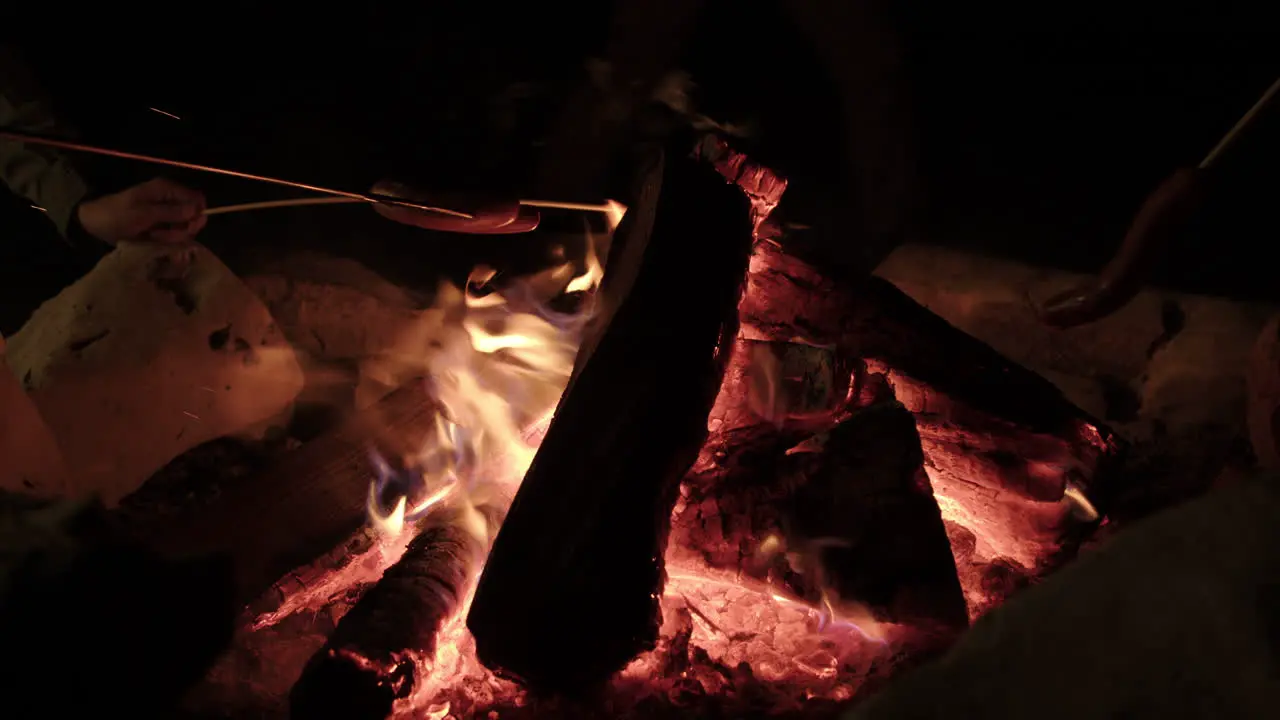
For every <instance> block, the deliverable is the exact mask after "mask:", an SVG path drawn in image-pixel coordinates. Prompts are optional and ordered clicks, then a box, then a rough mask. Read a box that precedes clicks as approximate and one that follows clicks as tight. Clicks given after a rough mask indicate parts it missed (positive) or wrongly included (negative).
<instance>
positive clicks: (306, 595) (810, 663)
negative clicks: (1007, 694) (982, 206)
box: [149, 140, 1120, 720]
mask: <svg viewBox="0 0 1280 720" xmlns="http://www.w3.org/2000/svg"><path fill="white" fill-rule="evenodd" d="M715 171H718V172H715ZM725 180H728V181H729V184H726V182H725ZM784 190H785V181H783V180H781V179H780V178H777V177H776V176H774V175H773V174H772V173H770V172H769V171H768V170H767V169H765V168H762V167H759V166H756V165H754V164H752V163H751V162H750V161H749V160H748V159H747V158H745V157H744V156H742V155H740V154H737V153H735V152H733V151H732V150H730V149H729V148H728V147H726V146H724V145H723V144H720V143H718V142H716V141H714V140H710V141H705V142H702V143H701V144H700V145H699V148H698V151H697V152H696V153H695V157H692V158H689V157H680V156H676V155H668V156H667V157H666V158H665V159H660V160H657V161H655V163H654V166H653V167H652V168H650V169H649V171H648V174H647V175H646V182H645V183H642V187H641V191H640V192H639V196H638V199H637V201H635V202H634V203H633V205H632V207H631V210H630V211H629V212H628V215H627V219H626V221H625V222H624V224H623V225H622V226H621V227H620V228H619V229H618V231H617V233H616V234H615V237H614V239H613V245H612V247H611V249H610V252H609V254H608V263H607V265H606V267H607V268H608V273H607V274H605V275H604V284H603V285H602V286H601V287H600V289H599V290H598V291H596V288H595V286H596V284H597V282H598V280H599V277H600V273H599V272H598V271H599V268H598V266H595V265H592V266H591V267H590V268H589V270H590V271H589V272H588V273H587V274H586V275H584V276H581V277H578V278H574V279H572V280H571V279H570V278H571V277H572V275H573V273H572V272H571V271H569V269H568V268H567V266H566V267H564V268H556V269H553V270H552V271H549V272H548V273H545V274H544V275H541V276H539V277H536V278H533V279H526V280H524V281H522V282H519V283H514V284H508V285H507V286H505V287H502V288H501V289H499V290H496V291H495V290H493V289H492V287H491V286H492V283H490V282H489V281H490V280H491V279H492V278H491V276H490V275H488V274H485V273H483V272H482V273H480V274H477V275H475V276H473V282H471V283H469V285H468V287H466V288H463V289H462V290H461V291H459V290H456V289H452V290H449V291H447V292H444V293H442V294H441V299H440V300H439V301H438V305H439V309H440V310H441V313H442V317H443V318H445V321H444V322H443V324H442V327H444V328H446V330H444V331H441V332H439V333H437V334H435V335H433V336H432V337H431V338H430V339H429V342H428V343H427V344H426V345H420V346H419V349H421V350H422V352H421V353H420V354H418V355H417V356H413V357H412V360H411V362H412V363H418V368H419V370H422V371H425V372H426V374H427V375H429V378H430V379H429V381H428V382H426V383H422V382H418V383H411V384H409V385H408V386H406V387H405V388H403V389H402V390H400V391H398V392H396V393H393V394H392V395H390V396H388V397H387V398H384V399H383V400H382V401H381V402H379V403H378V404H377V405H375V406H374V407H373V408H371V409H370V410H369V411H368V412H367V413H365V415H364V416H363V419H362V420H361V421H360V422H359V423H356V424H349V425H347V426H345V427H344V428H343V429H341V430H340V431H339V432H338V433H336V434H333V435H331V436H329V437H327V438H325V437H322V438H321V439H318V440H316V441H313V442H312V443H311V444H309V445H308V446H307V447H304V448H303V449H302V450H299V451H296V452H295V456H296V457H294V458H292V459H290V460H287V461H286V462H285V465H284V466H282V467H280V468H277V469H276V470H275V471H274V472H273V473H271V475H269V476H268V477H267V478H263V480H264V481H270V485H271V487H270V489H268V488H266V487H263V486H259V487H256V488H250V489H246V490H243V491H239V492H232V493H228V494H226V495H225V496H224V497H221V498H218V499H217V500H216V501H215V502H214V505H213V507H204V508H201V509H199V510H198V511H195V510H193V511H192V513H189V514H186V515H184V516H182V517H180V518H177V519H171V520H166V521H164V522H160V523H157V524H156V525H155V526H154V527H153V528H152V530H150V531H149V532H151V533H152V536H153V537H157V538H159V537H164V538H166V542H167V543H169V544H170V545H171V546H174V547H178V548H180V549H183V550H208V549H222V550H226V549H228V548H231V549H232V551H233V553H234V554H236V555H237V556H239V557H242V558H254V560H253V561H252V562H248V563H242V565H245V567H246V568H247V569H245V568H242V569H241V570H240V574H239V578H238V580H239V583H240V592H241V596H242V598H243V599H244V600H245V601H246V602H249V608H250V609H249V611H247V612H246V613H245V615H244V617H243V623H242V628H241V630H240V631H239V633H238V635H237V640H236V643H235V646H234V647H233V648H232V649H231V651H229V652H228V653H227V654H226V655H225V657H224V658H223V659H222V660H221V661H220V662H219V664H218V665H217V666H216V667H215V668H214V670H213V671H212V672H211V673H210V675H209V677H208V678H206V680H205V682H204V683H203V684H202V685H201V686H200V687H199V688H198V689H197V691H196V692H195V693H193V694H192V696H191V697H190V698H189V699H188V703H187V705H188V707H189V709H190V711H191V714H192V715H193V716H235V717H248V716H262V717H272V716H283V715H284V714H285V713H286V712H290V716H291V717H295V718H299V719H300V720H302V719H304V718H317V717H342V718H348V719H350V720H359V719H361V718H383V717H393V716H394V717H406V718H446V717H454V718H499V717H502V718H506V717H600V716H609V717H654V716H665V715H679V716H683V715H688V716H694V715H706V714H726V715H727V714H733V715H735V716H743V715H761V714H763V715H771V716H791V717H828V716H832V715H833V714H835V713H837V712H838V711H839V710H840V709H841V708H844V707H847V706H848V705H849V704H850V703H851V702H854V701H856V699H857V698H859V697H861V696H864V695H865V694H866V693H868V692H870V691H871V690H873V689H874V688H876V687H879V686H880V685H881V684H882V683H883V682H884V681H885V680H886V679H888V678H889V677H891V676H892V675H893V674H894V673H895V672H898V671H900V670H902V669H903V668H906V667H910V666H911V665H912V664H914V663H917V662H919V661H920V660H922V659H924V658H927V657H929V656H931V655H932V654H935V653H936V652H938V651H939V650H941V649H944V648H945V647H946V646H947V645H948V644H949V642H950V641H951V640H952V639H953V638H954V637H955V636H956V635H957V634H958V633H960V632H962V631H963V630H964V629H965V628H966V627H967V625H968V622H969V621H970V620H971V619H972V618H975V617H977V616H979V615H981V614H982V613H984V612H986V611H987V610H988V609H990V608H992V607H994V606H996V605H998V604H999V603H1000V602H1001V600H1002V599H1003V598H1005V597H1007V596H1008V595H1009V594H1010V593H1012V592H1015V591H1016V590H1017V589H1018V588H1019V587H1021V586H1023V585H1025V584H1027V583H1030V582H1034V581H1035V580H1036V579H1037V578H1038V577H1041V576H1042V575H1043V574H1045V573H1047V572H1049V571H1051V570H1052V569H1053V568H1054V567H1056V566H1057V565H1058V564H1059V563H1061V562H1063V561H1064V560H1066V559H1068V558H1069V557H1070V556H1071V555H1072V553H1073V552H1074V550H1075V549H1076V547H1077V545H1078V543H1079V542H1080V541H1081V540H1082V539H1083V538H1085V537H1086V536H1087V535H1088V533H1089V531H1090V530H1091V529H1092V528H1093V527H1094V526H1095V525H1096V523H1097V521H1098V520H1099V510H1098V507H1099V506H1101V505H1102V504H1104V503H1105V502H1106V499H1107V497H1108V494H1109V493H1111V492H1113V490H1114V489H1113V488H1111V487H1110V486H1109V479H1108V478H1109V474H1108V471H1109V469H1110V461H1111V460H1112V458H1114V457H1115V456H1116V455H1117V453H1118V452H1119V450H1120V441H1119V440H1118V439H1117V438H1116V437H1115V436H1114V435H1113V434H1112V433H1111V431H1110V430H1108V429H1107V428H1106V427H1105V426H1103V425H1102V424H1101V423H1099V422H1098V421H1096V420H1094V419H1093V418H1091V417H1089V416H1088V415H1087V414H1086V413H1084V412H1083V411H1081V410H1079V409H1078V408H1076V407H1075V406H1073V405H1072V404H1070V403H1069V402H1067V401H1066V400H1065V399H1064V398H1063V396H1062V395H1061V394H1060V393H1059V392H1058V391H1057V390H1056V389H1055V388H1054V387H1053V386H1052V385H1051V384H1050V383H1048V382H1047V381H1045V380H1043V379H1042V378H1040V377H1039V376H1037V375H1035V374H1034V373H1032V372H1030V371H1028V370H1026V369H1024V368H1022V367H1020V366H1018V365H1016V364H1014V363H1012V362H1010V361H1008V360H1006V359H1005V358H1003V357H1001V356H1000V355H999V354H998V353H996V352H995V351H994V350H992V349H991V348H989V347H987V346H986V345H984V344H982V343H981V342H979V341H978V340H975V339H973V338H971V337H970V336H968V335H966V334H964V333H962V332H960V331H959V330H956V329H955V328H953V327H952V326H950V325H948V324H947V323H946V322H945V321H942V320H941V319H940V318H938V317H937V316H935V315H933V314H932V313H930V312H929V311H928V310H926V309H924V308H923V307H921V306H920V305H918V304H916V303H915V302H913V301H912V300H910V299H909V298H908V297H907V296H905V295H904V294H902V293H901V292H899V291H897V290H896V289H895V288H894V287H893V286H891V285H889V284H888V283H886V282H884V281H880V280H877V279H858V280H857V281H844V282H841V281H839V280H837V279H836V278H835V277H832V276H829V275H827V274H824V272H823V271H822V270H821V269H819V268H818V267H816V266H815V265H812V264H810V263H808V262H806V261H804V260H803V259H801V258H800V257H797V256H796V255H794V254H792V253H791V252H789V251H788V249H787V245H786V241H785V240H784V239H783V240H778V239H772V238H770V237H768V235H769V233H768V232H767V231H765V230H764V229H763V228H764V227H765V226H764V221H765V219H766V218H767V216H768V214H769V212H770V211H771V210H772V209H773V208H774V207H775V206H776V205H777V204H778V203H779V201H780V200H781V198H782V194H783V191H784ZM547 288H551V290H550V291H548V290H547ZM562 290H564V291H567V295H569V296H571V299H572V300H574V301H575V302H576V305H570V306H567V307H566V306H564V305H556V304H555V303H560V302H562V301H563V297H561V300H555V301H549V300H548V298H549V297H551V296H553V295H557V294H561V293H560V291H562ZM561 295H563V294H561ZM553 307H554V308H556V309H552V308H553ZM417 342H420V343H421V342H423V341H422V340H421V338H419V339H418V340H417ZM580 346H581V350H580V351H579V347H580ZM423 357H425V358H426V359H425V360H423V359H422V358H423ZM575 357H576V361H575ZM420 374H422V373H420ZM566 387H567V390H566V389H565V388H566ZM561 392H564V395H563V397H560V393H561ZM557 398H559V400H558V403H559V404H558V406H557ZM553 410H554V412H552V411H553ZM371 451H372V454H373V455H374V458H375V460H374V462H373V463H372V469H371V463H370V462H369V460H368V455H369V453H370V452H371ZM371 475H372V476H374V477H373V482H372V485H370V476H371ZM522 479H523V482H522ZM304 488H305V489H306V491H304ZM264 494H265V495H269V496H270V497H269V498H268V499H266V500H264V497H263V496H264ZM246 507H253V508H259V509H257V510H246V509H245V508H246ZM282 507H287V508H289V510H288V512H287V515H289V517H288V519H287V520H282V519H279V518H276V519H274V523H273V522H271V521H268V520H267V518H266V517H265V516H266V515H267V514H269V513H270V512H271V510H270V509H266V508H282ZM335 508H337V509H335ZM366 512H367V513H368V514H369V516H370V517H371V518H372V520H373V522H372V523H370V524H369V526H368V527H366V528H364V529H360V530H357V531H355V533H354V534H351V532H352V530H353V523H356V522H359V521H360V520H362V519H363V516H364V515H365V513H366ZM255 513H256V516H257V517H258V518H260V519H263V520H264V522H263V523H261V525H259V524H258V523H256V522H254V521H253V520H252V518H253V517H255ZM232 518H234V520H230V519H232ZM229 526H230V528H232V529H228V527H229ZM246 526H248V527H254V528H255V531H254V532H253V533H249V532H247V531H246V530H244V529H240V530H236V529H234V528H236V527H240V528H243V527H246ZM259 528H260V529H259ZM228 533H230V535H229V534H228ZM343 537H345V538H346V539H345V540H341V538H343ZM326 547H327V548H332V549H331V550H329V551H328V552H327V553H326V554H324V555H323V556H322V557H320V558H319V559H314V556H315V555H317V554H319V552H320V550H321V549H322V548H326ZM285 548H287V549H288V550H289V552H288V553H285V552H283V550H282V549H285ZM300 548H309V549H311V550H312V551H311V552H310V553H309V554H310V557H307V556H306V555H307V554H308V553H307V552H306V551H304V550H300ZM299 554H301V555H302V557H299ZM289 568H293V569H292V570H289ZM286 570H288V571H287V572H284V571H286ZM282 572H283V573H284V575H283V578H280V576H281V573H282ZM277 578H279V579H277ZM268 585H269V586H270V589H267V590H266V592H265V593H263V592H262V591H263V590H264V589H266V588H267V586H268ZM255 598H256V599H255ZM250 601H252V602H250ZM287 708H288V709H289V710H288V711H287V710H286V709H287Z"/></svg>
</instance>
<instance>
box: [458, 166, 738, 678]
mask: <svg viewBox="0 0 1280 720" xmlns="http://www.w3.org/2000/svg"><path fill="white" fill-rule="evenodd" d="M654 171H655V173H660V174H661V178H660V182H661V193H660V197H658V198H657V201H656V202H657V205H656V209H655V210H654V211H653V215H652V217H653V223H652V228H651V231H650V232H649V233H648V237H647V238H644V237H639V236H638V235H637V234H642V233H644V231H645V230H647V228H645V227H644V223H640V222H636V218H640V217H644V215H645V210H644V209H643V208H640V209H639V212H634V209H635V208H636V206H635V205H634V204H633V205H632V207H633V213H628V215H627V219H626V220H624V222H623V224H622V226H621V227H620V228H619V230H618V232H617V234H616V235H615V240H614V244H613V247H612V248H611V251H610V256H609V268H610V273H611V274H616V275H617V276H625V275H628V274H633V276H634V281H633V282H632V283H631V288H630V292H629V293H628V294H626V296H625V297H623V298H622V299H621V301H620V304H619V305H618V307H617V308H616V311H615V312H614V313H613V315H612V320H611V321H610V323H609V324H608V327H607V328H605V329H604V330H603V332H602V333H601V334H600V336H599V339H598V341H596V342H595V343H594V344H593V347H594V350H593V351H592V352H591V355H590V359H589V360H588V361H587V362H586V363H585V365H583V366H582V367H581V368H580V369H579V373H578V375H577V376H576V377H575V378H574V380H573V384H572V385H571V387H570V388H569V390H568V391H567V392H566V394H565V395H564V397H563V398H562V399H561V402H560V406H559V408H558V410H557V412H556V416H555V419H554V420H553V422H552V424H551V427H550V429H549V430H548V432H547V435H546V438H545V439H544V441H543V443H542V446H541V448H540V449H539V451H538V455H537V457H536V458H535V459H534V461H533V464H532V466H531V467H530V468H529V471H528V473H527V474H526V475H525V478H524V482H523V484H522V485H521V486H520V490H519V492H518V494H517V495H516V498H515V500H514V502H513V504H512V506H511V509H510V511H509V513H508V515H507V519H506V522H505V523H504V524H503V526H502V529H501V530H500V531H499V533H498V537H497V539H496V541H495V543H494V547H493V551H492V553H491V554H490V556H489V559H488V562H487V563H486V565H485V569H484V573H483V574H482V576H481V578H480V582H479V586H478V588H477V591H476V596H475V600H474V602H473V604H472V608H471V613H470V616H469V618H468V623H467V624H468V627H469V628H470V629H471V632H472V634H473V635H474V636H475V640H476V649H477V652H478V654H479V657H480V660H481V661H482V662H484V663H485V665H486V666H488V667H490V668H493V669H496V670H497V671H499V672H501V673H505V674H508V675H512V676H515V677H518V678H519V679H521V680H522V681H524V682H525V683H526V684H527V685H528V686H529V687H531V688H532V689H534V690H535V691H537V692H567V693H573V692H583V691H588V690H589V689H592V688H594V687H596V686H598V685H599V684H601V683H603V682H604V681H606V680H607V679H608V678H609V677H610V676H611V675H612V674H613V673H614V672H616V671H617V670H619V669H621V668H622V667H623V666H624V665H625V664H626V663H627V662H629V661H630V660H631V659H632V658H634V657H635V656H636V654H638V653H639V652H641V651H642V650H643V649H645V648H646V647H648V646H651V645H652V644H653V643H654V642H655V640H656V638H657V631H658V622H659V604H658V601H659V594H660V592H661V588H662V582H663V566H662V557H663V551H664V545H665V542H666V536H667V524H668V522H669V519H670V515H671V510H672V506H673V504H674V501H675V499H676V496H677V489H678V486H679V483H680V481H681V478H682V477H683V475H684V474H685V472H686V471H687V470H688V468H689V466H690V465H691V464H692V463H693V461H694V459H695V458H696V456H697V453H698V451H699V449H700V447H701V446H702V444H703V442H704V440H705V438H706V436H707V416H708V414H709V413H710V410H711V406H712V403H713V401H714V398H715V396H716V393H717V391H718V390H719V388H720V384H721V380H722V376H723V372H724V363H725V361H726V359H727V355H728V350H729V348H730V344H731V342H732V340H733V337H734V335H735V333H736V330H737V312H736V308H737V303H738V299H739V297H740V293H741V289H742V285H743V280H744V277H745V275H746V270H747V260H748V257H749V255H750V251H751V244H752V233H751V225H750V221H749V208H748V206H747V201H746V198H745V197H744V196H743V195H742V193H741V192H740V191H739V190H738V189H737V188H735V187H733V186H731V185H728V184H726V183H725V182H724V180H723V179H722V178H721V177H719V176H718V175H717V174H716V172H715V171H714V170H713V169H711V168H710V167H709V166H707V165H705V164H700V163H697V162H695V161H693V160H692V159H690V158H687V157H671V156H667V158H666V160H665V162H664V163H662V164H660V165H658V166H657V167H655V168H654ZM648 182H649V183H657V182H659V179H658V177H657V176H656V175H655V177H653V178H651V179H650V180H649V181H648ZM633 215H634V216H633ZM646 239H647V245H646V246H645V247H644V251H643V253H634V255H632V254H629V253H628V248H629V247H630V248H635V247H638V246H636V245H634V243H637V242H640V243H643V242H645V240H646ZM624 257H625V258H628V259H627V260H626V262H627V263H629V264H630V263H634V265H633V266H632V267H631V268H623V269H622V270H619V268H620V267H621V266H622V263H623V260H622V258H624ZM628 271H629V272H628Z"/></svg>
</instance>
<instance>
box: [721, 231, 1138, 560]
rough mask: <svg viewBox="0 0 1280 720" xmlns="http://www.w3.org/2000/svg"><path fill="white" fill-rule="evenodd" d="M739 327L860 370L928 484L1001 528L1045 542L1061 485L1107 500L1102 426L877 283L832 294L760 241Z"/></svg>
mask: <svg viewBox="0 0 1280 720" xmlns="http://www.w3.org/2000/svg"><path fill="white" fill-rule="evenodd" d="M742 322H743V327H744V332H746V333H747V334H748V335H749V336H752V337H758V338H762V339H775V340H786V339H789V338H792V337H794V336H796V335H797V334H798V335H801V336H803V337H804V338H805V339H806V340H808V341H810V342H815V343H820V344H830V345H833V346H835V347H837V356H838V357H840V358H843V359H845V360H848V359H857V360H860V361H864V362H865V363H866V364H867V366H868V372H869V373H870V374H873V375H881V376H883V377H885V378H886V379H888V380H889V382H890V383H891V384H892V385H893V388H894V394H895V396H896V397H897V399H898V400H899V401H901V402H902V403H903V404H904V405H906V406H907V408H908V409H909V410H911V411H912V412H913V413H914V414H915V415H916V420H917V423H918V425H919V428H920V434H921V437H922V440H923V442H924V448H925V455H926V457H927V458H928V459H929V466H930V469H931V471H933V473H934V478H935V480H938V479H939V478H941V479H942V480H943V481H944V482H945V483H946V484H947V485H948V486H949V487H948V489H949V490H954V491H955V492H956V493H959V494H965V493H969V494H973V493H975V492H976V493H977V494H978V495H984V496H988V497H991V498H993V500H992V501H991V502H994V503H997V504H1000V503H1003V504H1006V505H1009V506H1010V507H1009V508H1008V511H1009V512H1008V515H1009V517H1010V518H1011V520H1012V521H1013V522H1014V524H1015V525H1017V526H1022V528H1023V529H1024V530H1026V532H1027V533H1028V534H1031V535H1036V534H1040V535H1043V534H1044V530H1045V528H1044V527H1043V526H1044V522H1043V521H1044V519H1045V518H1044V517H1033V516H1035V515H1037V514H1038V513H1039V512H1040V511H1042V510H1045V506H1046V505H1050V504H1053V503H1056V502H1058V501H1059V500H1061V499H1062V498H1063V494H1064V491H1065V489H1066V487H1067V484H1068V483H1071V484H1073V485H1075V486H1077V487H1079V488H1080V489H1082V490H1083V491H1084V492H1085V494H1086V495H1088V496H1089V497H1090V498H1091V499H1093V500H1094V501H1095V503H1099V504H1101V502H1102V501H1104V500H1105V498H1106V497H1107V496H1108V495H1109V494H1110V492H1111V491H1112V488H1109V487H1108V483H1109V482H1110V481H1111V478H1112V477H1114V472H1113V470H1114V469H1115V467H1116V464H1117V463H1116V462H1115V460H1116V459H1117V458H1118V456H1119V454H1120V453H1121V451H1122V450H1123V448H1124V443H1123V441H1122V440H1121V439H1120V438H1118V437H1117V436H1116V435H1115V434H1114V433H1113V432H1112V431H1111V430H1110V429H1109V428H1107V427H1106V425H1105V424H1103V423H1102V422H1101V421H1099V420H1098V419H1096V418H1093V417H1092V416H1090V415H1089V414H1088V413H1085V412H1084V411H1083V410H1081V409H1079V408H1078V407H1076V406H1075V405H1074V404H1072V403H1071V402H1070V401H1068V400H1067V399H1066V397H1065V396H1064V395H1063V394H1062V392H1061V391H1060V390H1058V389H1057V388H1056V387H1055V386H1054V385H1053V384H1052V383H1050V382H1049V381H1048V380H1045V379H1044V378H1042V377H1040V376H1039V375H1037V374H1036V373H1034V372H1032V371H1030V370H1028V369H1026V368H1024V367H1022V366H1020V365H1018V364H1016V363H1014V362H1012V361H1010V360H1009V359H1007V358H1005V357H1004V356H1002V355H1000V354H999V353H998V352H996V351H995V350H994V349H992V348H991V347H990V346H988V345H986V344H985V343H983V342H982V341H980V340H978V339H976V338H974V337H972V336H970V335H968V334H966V333H964V332H963V331H961V330H958V329H957V328H955V327H954V326H952V325H950V324H949V323H947V322H946V321H945V320H943V319H942V318H940V317H938V316H937V315H935V314H933V313H932V312H930V311H929V310H928V309H927V308H925V307H923V306H921V305H920V304H919V303H916V302H915V301H914V300H912V299H911V298H910V297H908V296H907V295H906V294H904V293H903V292H901V291H900V290H898V289H897V288H896V287H894V286H893V285H891V284H890V283H888V282H886V281H884V280H882V279H879V278H875V277H870V278H864V279H861V280H855V281H850V282H844V283H840V284H837V283H836V282H835V281H834V280H833V279H832V278H830V277H827V276H825V275H824V274H823V273H821V272H820V271H819V270H817V269H816V268H814V267H813V266H811V265H808V264H806V263H805V262H803V261H802V260H800V259H798V258H795V257H793V256H790V255H788V254H786V253H785V252H784V251H783V249H782V248H781V247H780V246H778V245H777V244H774V243H769V242H762V243H759V244H758V246H757V248H756V255H755V257H754V258H753V260H752V273H751V276H750V280H749V285H748V290H747V294H746V297H745V298H744V300H743V304H742ZM867 374H868V373H859V375H858V377H855V382H857V381H859V377H865V376H866V375H867ZM975 483H976V484H975ZM976 498H977V495H974V499H975V500H976ZM1014 505H1017V506H1018V507H1013V506H1014ZM1099 509H1102V510H1105V508H1099ZM1020 517H1021V518H1022V519H1021V520H1019V518H1020ZM1050 530H1053V528H1050ZM1002 554H1015V555H1016V554H1017V553H1011V552H1002ZM1026 557H1027V554H1026V553H1022V554H1021V555H1020V556H1019V560H1020V561H1021V562H1024V563H1025V558H1026Z"/></svg>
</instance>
